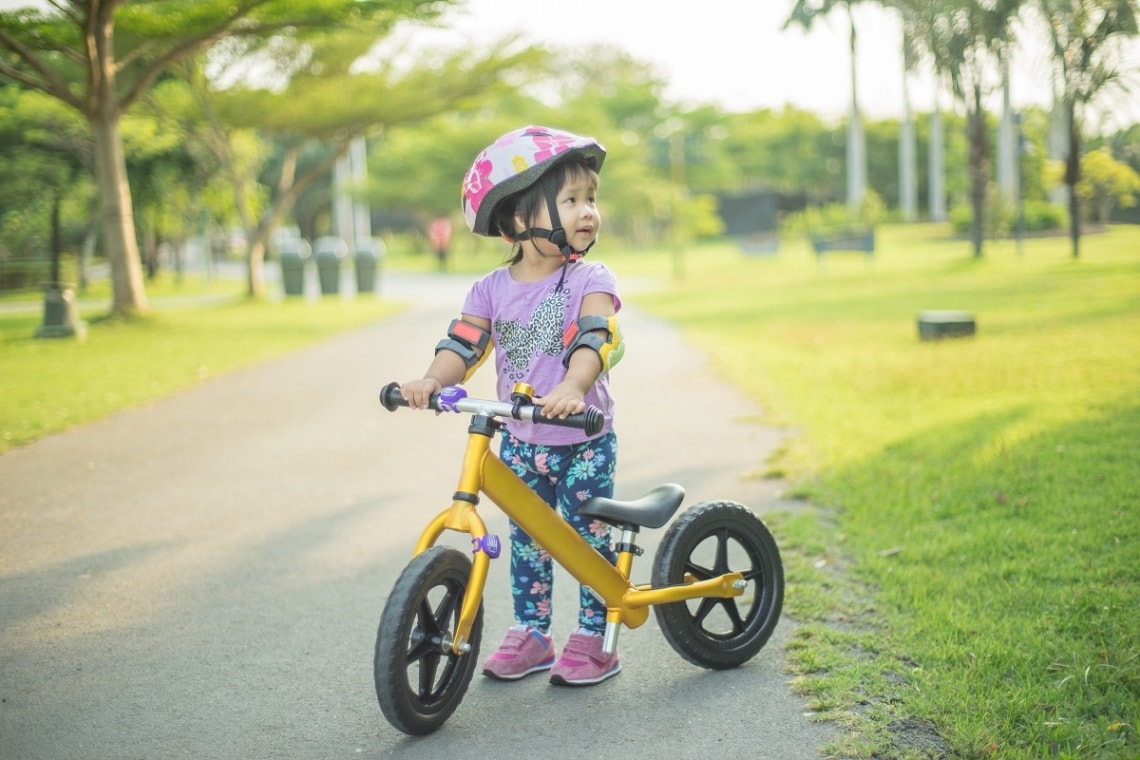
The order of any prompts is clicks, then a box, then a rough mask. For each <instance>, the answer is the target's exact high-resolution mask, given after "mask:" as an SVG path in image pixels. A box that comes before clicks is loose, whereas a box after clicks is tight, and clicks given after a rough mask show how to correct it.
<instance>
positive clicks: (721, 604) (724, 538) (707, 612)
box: [653, 501, 784, 670]
mask: <svg viewBox="0 0 1140 760" xmlns="http://www.w3.org/2000/svg"><path fill="white" fill-rule="evenodd" d="M728 572H739V573H742V574H743V575H744V579H745V580H746V581H748V588H747V589H746V590H745V592H744V594H743V595H742V596H736V597H731V598H728V599H717V598H708V597H706V598H701V599H690V600H688V601H685V602H675V603H673V604H662V605H658V606H657V607H655V608H654V612H655V613H656V615H657V622H658V624H660V626H661V630H662V632H663V633H664V634H665V638H666V639H667V640H668V641H669V644H670V645H671V646H672V647H673V649H675V650H677V653H678V654H680V655H681V656H682V657H684V658H685V659H686V660H688V661H689V662H691V663H693V664H694V665H700V666H701V667H704V668H712V669H713V670H727V669H728V668H735V667H736V666H738V665H741V664H742V663H745V662H747V661H748V660H749V659H751V658H752V657H753V656H755V655H756V653H757V652H759V651H760V649H761V648H762V647H763V646H764V644H765V643H767V641H768V638H769V637H770V636H771V635H772V631H773V630H775V628H776V623H777V622H779V619H780V608H781V606H782V605H783V603H784V566H783V564H782V563H781V562H780V551H779V549H778V548H777V547H776V540H775V539H774V538H772V534H771V533H770V532H769V531H768V527H767V526H766V525H764V523H763V521H761V520H760V518H759V517H757V516H756V515H755V514H753V513H752V512H751V511H749V510H748V509H746V508H745V507H744V506H742V505H740V504H737V503H735V502H730V501H706V502H701V503H700V504H696V505H694V506H693V507H691V508H689V509H687V510H685V512H684V513H682V515H681V516H680V518H678V519H677V521H676V522H674V523H673V524H672V525H671V526H670V527H669V530H668V531H666V533H665V537H664V538H663V539H662V541H661V546H660V547H659V548H658V550H657V556H656V557H655V558H654V561H653V585H654V586H672V585H677V584H681V583H685V582H692V581H700V580H705V579H707V578H715V577H717V576H719V575H723V574H724V573H728Z"/></svg>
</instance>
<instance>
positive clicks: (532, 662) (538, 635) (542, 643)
mask: <svg viewBox="0 0 1140 760" xmlns="http://www.w3.org/2000/svg"><path fill="white" fill-rule="evenodd" d="M553 664H554V642H553V641H551V639H550V637H549V636H546V635H543V633H542V632H541V631H539V630H538V629H537V628H531V627H530V626H528V625H513V626H511V628H510V630H509V631H507V635H506V636H504V637H503V643H502V644H499V648H498V649H497V650H496V651H495V653H494V654H493V655H491V656H490V657H488V658H487V659H486V660H485V661H484V662H483V675H485V676H490V677H491V678H497V679H499V680H500V681H517V680H518V679H520V678H522V677H523V676H526V675H530V674H531V673H537V672H538V671H540V670H549V669H550V666H552V665H553Z"/></svg>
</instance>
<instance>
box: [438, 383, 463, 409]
mask: <svg viewBox="0 0 1140 760" xmlns="http://www.w3.org/2000/svg"><path fill="white" fill-rule="evenodd" d="M465 398H467V389H466V388H460V387H459V386H458V385H449V386H447V387H446V388H444V389H443V390H441V391H440V392H439V411H441V412H458V411H459V410H458V409H456V408H455V405H456V403H458V402H460V401H462V400H463V399H465Z"/></svg>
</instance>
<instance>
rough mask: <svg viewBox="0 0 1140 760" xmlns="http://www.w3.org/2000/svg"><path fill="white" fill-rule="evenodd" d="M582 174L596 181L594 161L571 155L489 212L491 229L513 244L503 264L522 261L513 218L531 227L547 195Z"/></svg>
mask: <svg viewBox="0 0 1140 760" xmlns="http://www.w3.org/2000/svg"><path fill="white" fill-rule="evenodd" d="M579 175H585V176H587V177H591V178H593V180H594V183H595V186H596V184H597V181H598V172H597V170H596V169H595V168H594V161H593V159H591V158H588V157H587V156H584V155H582V154H581V153H572V154H571V155H569V156H567V157H566V158H564V159H562V160H561V161H559V162H558V164H557V165H555V166H552V167H551V168H550V169H549V170H548V171H547V172H546V173H544V174H543V175H542V177H540V178H539V180H538V182H535V183H534V184H533V185H531V186H530V187H528V188H527V189H526V190H521V191H519V192H517V193H515V194H514V195H511V196H508V197H506V198H504V199H503V200H502V201H501V202H500V203H499V205H498V206H496V207H495V210H494V211H493V212H492V213H491V227H492V229H495V228H497V229H498V230H499V232H500V233H501V234H503V235H506V236H507V237H508V238H510V239H511V240H512V241H513V242H514V246H513V247H512V248H511V252H510V253H509V254H507V258H506V259H504V260H503V263H504V264H508V265H509V264H517V263H518V262H520V261H521V260H522V255H523V254H522V243H521V242H520V241H517V240H515V239H514V238H515V234H517V233H518V232H519V230H516V229H515V216H516V215H517V216H519V217H521V218H522V219H523V221H524V222H526V225H527V228H530V227H533V226H534V223H535V221H536V220H537V219H538V216H539V214H540V213H541V212H542V210H543V209H544V208H546V198H547V194H549V195H550V196H551V197H553V196H556V195H558V193H560V192H561V191H562V188H563V186H564V185H565V184H566V181H567V180H568V179H569V178H571V177H575V176H579Z"/></svg>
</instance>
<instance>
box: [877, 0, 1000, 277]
mask: <svg viewBox="0 0 1140 760" xmlns="http://www.w3.org/2000/svg"><path fill="white" fill-rule="evenodd" d="M1019 2H1020V0H898V4H899V5H902V4H904V3H905V4H906V5H907V6H908V8H909V12H910V13H909V15H910V20H911V22H912V23H913V24H914V28H913V29H914V34H915V38H914V39H915V41H916V43H917V44H919V45H921V47H922V48H923V49H924V50H925V53H926V54H927V55H929V56H930V58H931V60H932V61H933V63H934V68H935V71H936V72H937V73H938V74H939V75H941V76H943V77H945V78H946V79H948V80H949V82H950V88H951V91H952V92H953V93H954V96H955V98H957V99H958V100H959V101H960V102H961V103H962V104H963V105H964V106H965V108H966V122H967V127H966V129H967V134H968V136H969V145H970V153H969V161H968V163H969V171H970V205H971V206H972V207H973V212H974V215H973V223H972V224H971V232H970V238H971V241H972V245H973V249H974V257H975V258H980V257H981V255H982V242H983V240H984V237H985V208H986V197H987V193H988V188H989V178H990V141H989V125H988V123H987V121H986V112H985V110H984V108H983V107H982V102H983V100H984V99H985V98H986V96H988V95H989V94H990V93H991V92H993V90H994V89H995V87H996V86H997V84H998V83H999V82H1000V72H1001V71H1002V56H1003V55H1004V54H1005V52H1006V51H1007V50H1008V49H1009V45H1010V43H1011V42H1012V23H1013V20H1014V18H1015V17H1016V16H1017V13H1018V5H1019Z"/></svg>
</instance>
